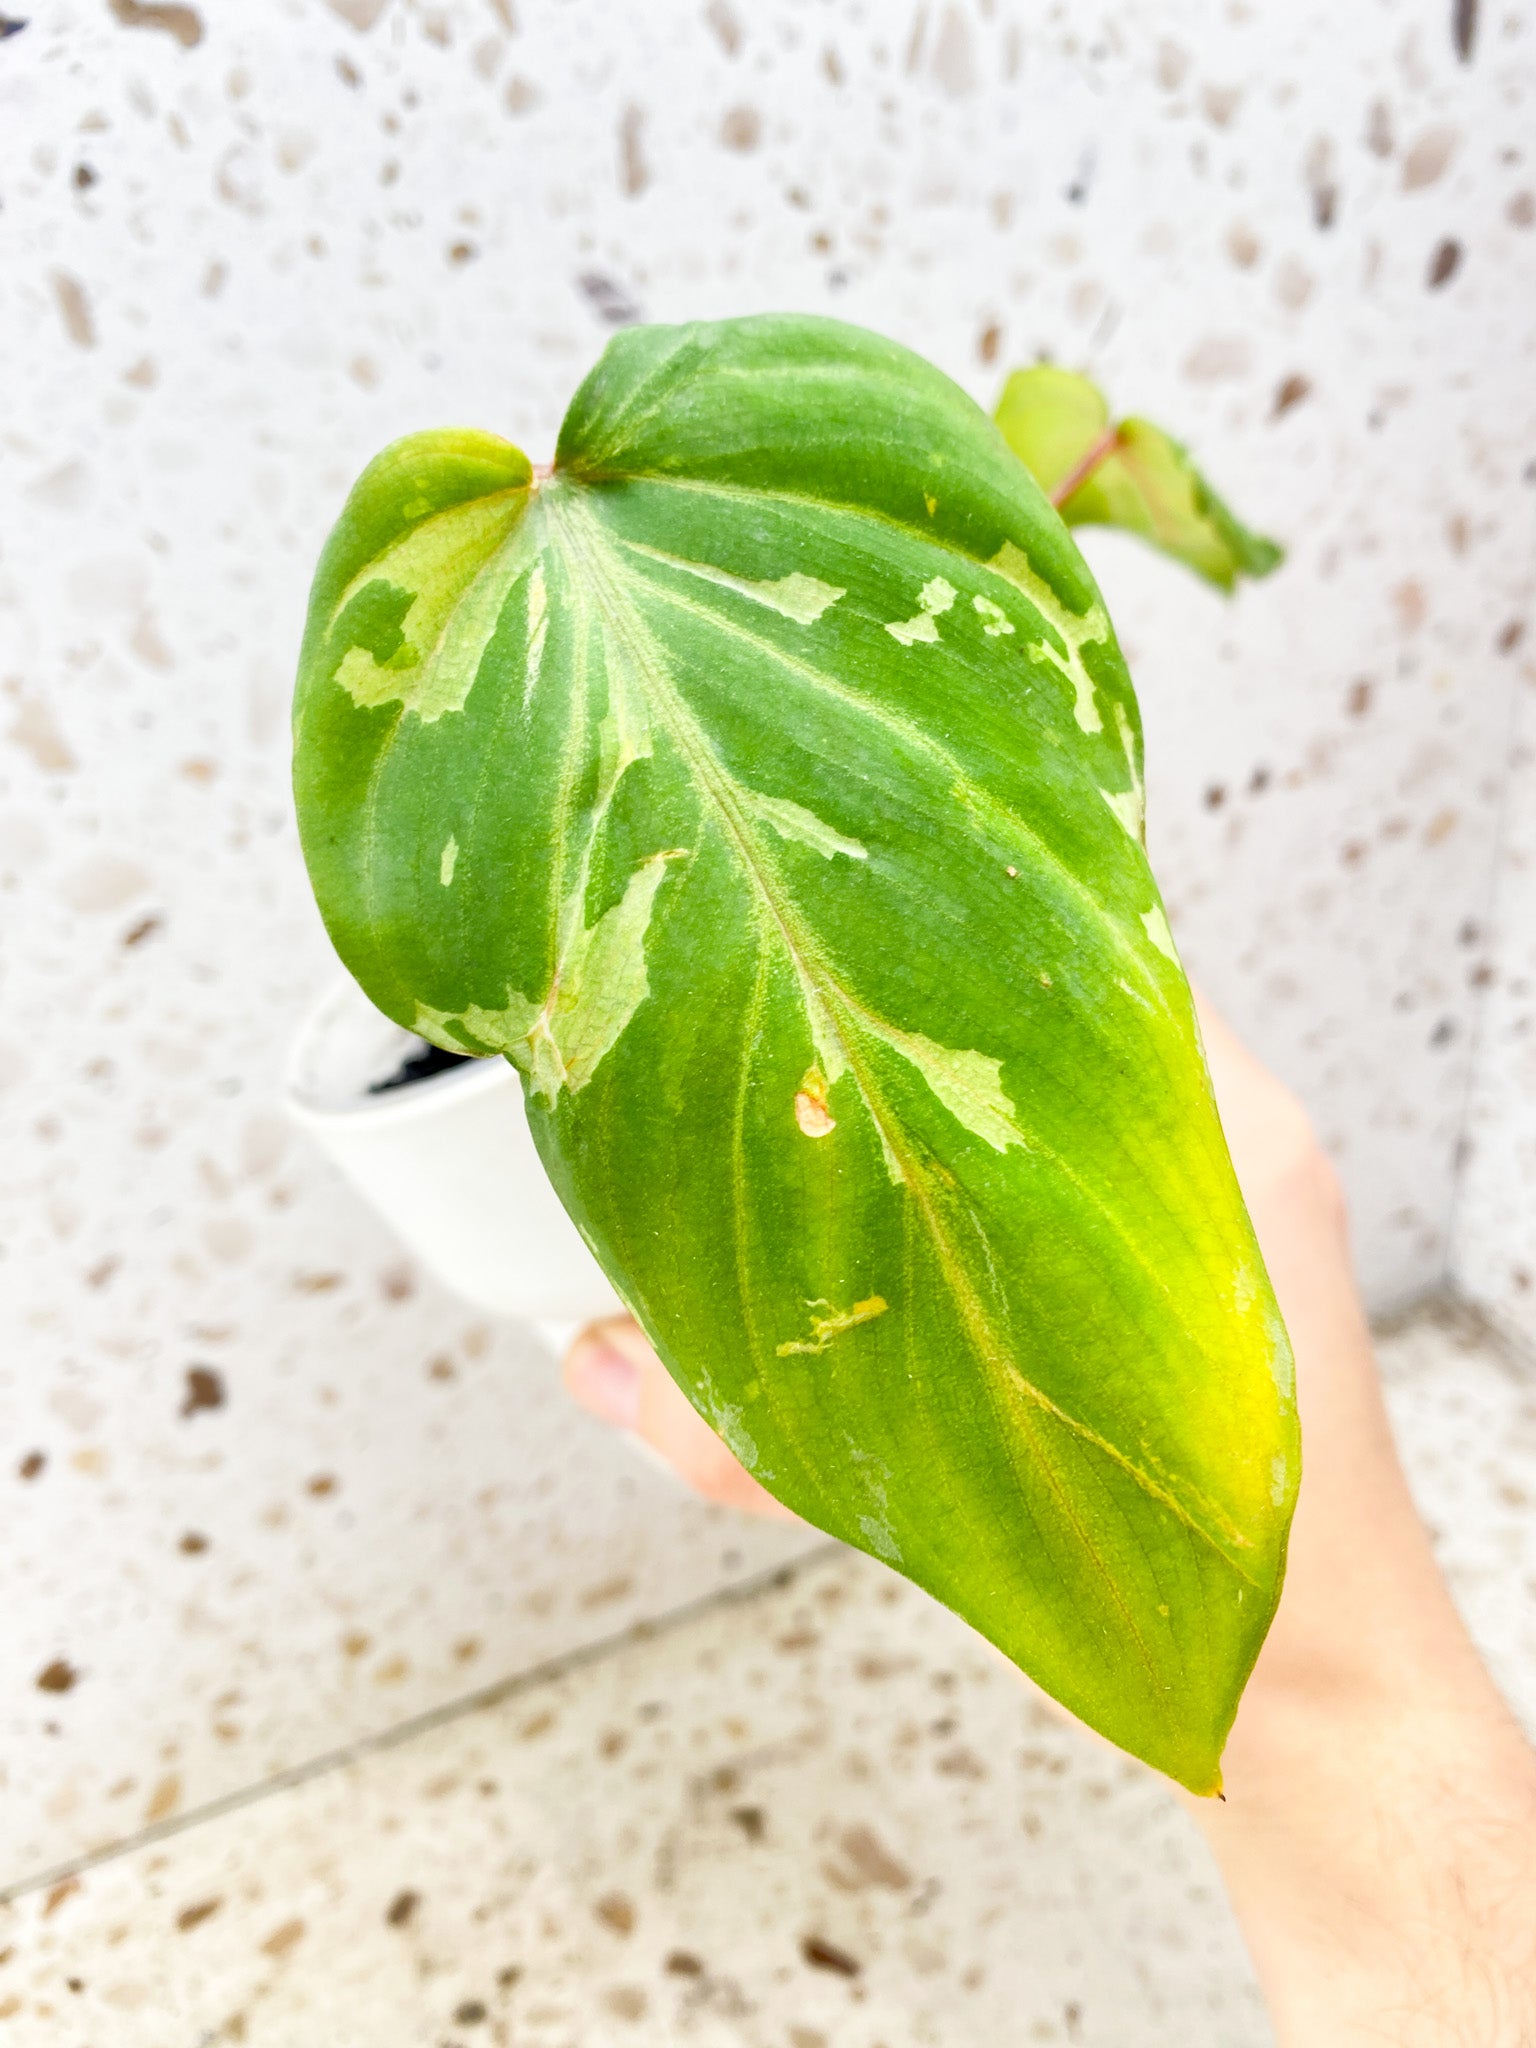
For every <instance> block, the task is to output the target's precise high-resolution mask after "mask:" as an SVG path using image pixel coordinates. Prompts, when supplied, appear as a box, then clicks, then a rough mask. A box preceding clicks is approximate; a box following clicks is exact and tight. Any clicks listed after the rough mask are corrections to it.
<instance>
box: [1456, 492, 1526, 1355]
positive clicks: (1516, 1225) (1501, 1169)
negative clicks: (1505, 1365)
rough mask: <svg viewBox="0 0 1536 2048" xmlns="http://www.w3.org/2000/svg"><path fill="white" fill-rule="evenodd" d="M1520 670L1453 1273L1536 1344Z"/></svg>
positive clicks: (1497, 1317)
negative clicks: (1487, 978) (1486, 981)
mask: <svg viewBox="0 0 1536 2048" xmlns="http://www.w3.org/2000/svg"><path fill="white" fill-rule="evenodd" d="M1528 530H1529V529H1528ZM1521 678H1522V684H1523V687H1522V688H1521V689H1520V691H1519V693H1518V695H1517V700H1516V703H1515V705H1514V707H1513V713H1512V717H1511V742H1510V776H1509V781H1508V785H1507V787H1506V791H1505V797H1504V805H1503V814H1502V828H1503V829H1502V832H1501V835H1500V842H1499V859H1498V875H1497V888H1496V892H1495V897H1494V908H1493V917H1492V921H1491V932H1492V937H1493V952H1492V958H1491V961H1490V973H1489V989H1488V996H1487V1001H1486V1003H1485V1004H1484V1007H1483V1014H1482V1017H1481V1018H1480V1020H1479V1031H1478V1040H1477V1048H1476V1053H1475V1059H1474V1070H1473V1085H1472V1097H1471V1103H1470V1106H1469V1111H1468V1118H1467V1130H1466V1134H1465V1138H1464V1141H1463V1159H1464V1164H1463V1170H1462V1174H1461V1179H1460V1186H1459V1189H1458V1199H1457V1204H1456V1210H1455V1231H1454V1236H1453V1254H1454V1258H1453V1273H1454V1277H1455V1280H1456V1283H1457V1285H1458V1286H1459V1287H1460V1288H1461V1290H1462V1291H1463V1292H1464V1293H1466V1294H1468V1295H1470V1296H1471V1298H1472V1299H1473V1300H1474V1301H1476V1302H1477V1303H1478V1304H1479V1306H1480V1307H1482V1308H1483V1309H1485V1310H1486V1311H1487V1312H1488V1313H1489V1314H1490V1315H1491V1316H1492V1317H1493V1319H1494V1321H1495V1322H1496V1323H1497V1324H1498V1326H1499V1328H1500V1329H1501V1331H1502V1332H1503V1333H1504V1334H1505V1335H1506V1336H1508V1337H1511V1338H1513V1339H1514V1340H1515V1343H1516V1344H1517V1346H1519V1347H1520V1348H1521V1349H1523V1350H1525V1351H1527V1352H1530V1353H1533V1354H1536V659H1527V660H1526V661H1525V662H1524V663H1523V664H1522V666H1521Z"/></svg>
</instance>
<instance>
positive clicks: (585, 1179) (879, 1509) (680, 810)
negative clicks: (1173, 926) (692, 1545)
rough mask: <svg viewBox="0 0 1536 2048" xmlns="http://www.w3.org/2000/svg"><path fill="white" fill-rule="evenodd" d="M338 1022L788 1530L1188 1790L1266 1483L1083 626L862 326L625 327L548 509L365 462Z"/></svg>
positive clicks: (1247, 1640)
mask: <svg viewBox="0 0 1536 2048" xmlns="http://www.w3.org/2000/svg"><path fill="white" fill-rule="evenodd" d="M296 785H297V790H298V798H299V814H300V824H301V829H302V832H303V836H304V845H305V852H306V856H307V858H308V860H309V863H310V869H311V873H312V876H313V878H314V882H315V887H316V891H317V894H318V896H319V899H320V903H321V906H322V909H323V910H324V912H325V915H326V919H327V923H328V925H329V928H330V930H331V933H332V936H333V938H334V940H335V942H336V944H337V946H338V948H339V950H340V951H341V953H342V955H343V957H344V958H345V959H346V960H347V961H348V963H349V965H350V966H351V967H352V969H353V971H354V972H355V973H356V974H357V976H358V978H359V980H360V981H361V982H362V984H363V986H364V987H365V988H366V989H367V990H368V991H369V993H370V994H371V995H372V996H373V998H374V1000H375V1001H376V1002H378V1003H379V1004H380V1006H381V1007H382V1008H384V1009H386V1010H387V1011H389V1013H390V1014H391V1015H393V1016H395V1017H397V1018H399V1019H400V1020H401V1021H402V1022H403V1023H406V1024H408V1025H410V1026H411V1027H412V1028H414V1029H416V1030H418V1031H420V1032H421V1033H422V1034H423V1035H424V1036H426V1037H428V1038H430V1039H432V1040H433V1041H434V1042H436V1043H438V1044H440V1045H444V1046H447V1047H450V1048H455V1049H459V1050H463V1051H469V1052H473V1053H477V1054H485V1055H493V1054H494V1055H501V1056H503V1057H506V1058H508V1059H510V1060H511V1061H512V1062H513V1063H514V1064H515V1065H516V1066H517V1067H518V1069H519V1070H520V1071H521V1072H522V1074H523V1076H524V1080H525V1086H526V1091H527V1100H528V1110H529V1120H530V1125H531V1128H532V1130H533V1133H534V1136H535V1139H536V1142H537V1143H538V1145H539V1149H540V1152H541V1155H542V1157H543V1159H544V1161H545V1164H546V1166H547V1167H548V1170H549V1172H550V1174H551V1177H552V1178H553V1180H554V1183H555V1186H556V1187H557V1189H558V1190H559V1192H560V1195H561V1197H562V1199H563V1200H564V1201H565V1203H566V1204H567V1206H568V1208H569V1209H570V1211H571V1213H572V1215H573V1217H574V1218H575V1220H576V1222H577V1223H578V1225H579V1226H580V1228H581V1231H582V1233H583V1235H584V1236H585V1238H586V1240H587V1242H588V1243H589V1244H591V1245H592V1246H593V1247H594V1249H595V1250H596V1252H597V1254H598V1256H599V1257H600V1258H601V1259H602V1261H603V1263H604V1264H605V1266H606V1267H607V1268H608V1271H609V1272H610V1274H611V1276H612V1277H613V1279H614V1282H615V1284H616V1286H617V1287H618V1288H619V1290H620V1292H621V1293H622V1295H623V1297H624V1299H625V1300H626V1301H628V1302H630V1303H632V1304H633V1307H634V1309H635V1312H636V1314H637V1315H638V1316H639V1317H640V1319H641V1321H642V1322H643V1324H644V1325H645V1328H646V1330H647V1331H648V1333H649V1334H650V1336H651V1338H652V1339H653V1341H654V1342H655V1343H656V1345H657V1347H658V1349H659V1350H660V1352H661V1354H662V1356H663V1358H664V1359H665V1360H666V1362H667V1364H668V1366H669V1367H670V1368H671V1370H672V1371H673V1373H674V1374H675V1375H676V1377H677V1379H678V1381H679V1383H680V1384H681V1385H682V1386H683V1388H684V1389H685V1391H686V1392H687V1393H688V1394H689V1395H690V1397H691V1398H692V1399H693V1401H694V1402H695V1404H696V1405H697V1406H698V1408H699V1410H700V1412H701V1413H702V1414H704V1415H705V1417H706V1418H707V1419H708V1420H709V1421H710V1422H711V1423H712V1424H713V1425H714V1426H715V1427H716V1428H717V1429H718V1430H719V1431H720V1433H721V1435H722V1436H723V1437H724V1438H725V1440H726V1441H727V1442H728V1443H729V1444H730V1446H731V1448H732V1449H733V1450H734V1451H735V1452H736V1454H737V1455H738V1456H739V1457H740V1458H741V1459H742V1460H743V1461H744V1462H745V1463H746V1464H747V1465H748V1466H749V1467H750V1469H751V1470H752V1471H753V1472H755V1473H756V1475H757V1476H758V1478H759V1479H760V1480H761V1481H762V1482H763V1484H764V1485H765V1486H767V1487H768V1488H769V1489H770V1490H771V1491H773V1492H774V1493H776V1494H777V1495H778V1497H779V1498H780V1499H782V1500H783V1501H785V1502H787V1503H788V1504H789V1505H790V1506H791V1507H792V1508H794V1509H795V1510H796V1512H798V1513H799V1514H801V1515H803V1516H805V1517H806V1518H807V1519H809V1520H811V1521H813V1522H815V1523H817V1524H819V1525H820V1526H821V1527H823V1528H826V1529H828V1530H830V1531H832V1532H833V1533H835V1534H837V1535H839V1536H842V1537H843V1538H844V1539H845V1540H847V1541H849V1542H851V1543H855V1544H858V1545H861V1546H862V1547H863V1548H865V1549H868V1550H870V1551H871V1552H872V1553H873V1554H874V1555H876V1556H878V1557H881V1558H883V1559H885V1560H886V1561H887V1562H889V1563H892V1564H894V1565H897V1566H899V1568H900V1569H901V1570H902V1571H904V1572H906V1573H908V1574H909V1575H910V1576H911V1577H913V1578H914V1579H916V1580H918V1581H919V1582H920V1583H921V1584H923V1585H925V1586H927V1587H929V1588H930V1589H931V1590H932V1591H933V1592H934V1593H935V1594H936V1595H937V1596H938V1597H939V1598H941V1599H943V1600H945V1601H947V1602H948V1603H949V1604H950V1605H951V1606H953V1607H955V1608H956V1609H957V1610H958V1611H959V1612H960V1613H962V1614H964V1615H965V1616H966V1617H967V1618H968V1619H969V1620H970V1621H972V1622H973V1623H974V1624H975V1625H976V1626H977V1627H978V1628H980V1629H982V1630H983V1631H984V1632H985V1633H986V1634H987V1635H989V1636H990V1637H991V1638H992V1640H993V1641H994V1642H996V1643H998V1644H999V1645H1000V1646H1001V1647H1002V1648H1003V1649H1004V1650H1005V1651H1006V1652H1007V1653H1008V1654H1009V1655H1010V1656H1012V1657H1014V1658H1016V1659H1017V1660H1018V1661H1019V1662H1020V1663H1021V1664H1022V1665H1023V1666H1024V1667H1025V1668H1026V1669H1027V1670H1029V1671H1030V1672H1031V1673H1032V1674H1033V1675H1034V1676H1035V1677H1036V1678H1037V1679H1038V1680H1039V1681H1040V1682H1041V1683H1042V1684H1043V1685H1045V1686H1046V1687H1047V1688H1048V1689H1049V1690H1051V1691H1052V1692H1054V1693H1055V1694H1056V1695H1057V1697H1058V1698H1060V1699H1061V1700H1063V1701H1064V1702H1065V1703H1066V1704H1067V1705H1068V1706H1070V1707H1071V1708H1072V1709H1073V1710H1074V1711H1075V1712H1077V1713H1079V1714H1081V1715H1083V1716H1084V1717H1085V1718H1086V1719H1088V1720H1089V1721H1091V1722H1092V1723H1093V1724H1094V1725H1095V1726H1096V1727H1098V1728H1100V1729H1102V1730H1103V1731H1104V1732H1105V1733H1106V1734H1108V1735H1109V1736H1110V1737H1111V1738H1112V1739H1113V1740H1115V1741H1117V1742H1120V1743H1122V1744H1124V1745H1125V1746H1126V1747H1127V1748H1129V1749H1132V1750H1134V1751H1135V1752H1136V1753H1137V1754H1138V1755H1141V1756H1144V1757H1146V1758H1148V1759H1149V1760H1150V1761H1151V1762H1153V1763H1155V1764H1157V1765H1158V1766H1159V1767H1160V1768H1162V1769H1164V1770H1167V1771H1169V1772H1171V1773H1172V1774H1173V1775H1174V1776H1176V1777H1178V1778H1180V1779H1181V1780H1182V1781H1183V1782H1184V1783H1186V1784H1188V1785H1190V1786H1192V1787H1194V1788H1195V1789H1197V1790H1201V1791H1209V1790H1212V1789H1214V1787H1215V1786H1216V1784H1217V1783H1218V1782H1219V1769H1218V1758H1219V1754H1220V1749H1221V1744H1222V1740H1223V1738H1224V1736H1225V1732H1226V1729H1227V1726H1228V1725H1229V1723H1230V1720H1231V1716H1232V1713H1233V1711H1234V1709H1235V1706H1236V1702H1237V1698H1238V1695H1239V1692H1240V1690H1241V1687H1242V1683H1243V1680H1244V1678H1245V1676H1246V1673H1247V1671H1248V1669H1249V1667H1250V1666H1251V1663H1252V1660H1253V1657H1254V1655H1255V1654H1256V1653H1257V1650H1258V1647H1259V1644H1260V1642H1261V1641H1262V1639H1263V1635H1264V1630H1265V1628H1266V1626H1267V1623H1268V1618H1269V1615H1270V1613H1271V1612H1272V1610H1273V1605H1274V1601H1275V1598H1276V1596H1277V1593H1278V1589H1279V1584H1280V1575H1281V1570H1282V1566H1283V1559H1284V1548H1285V1531H1286V1527H1287V1523H1288V1519H1289V1512H1290V1504H1291V1501H1292V1499H1293V1497H1294V1487H1295V1478H1296V1438H1295V1422H1294V1413H1293V1409H1292V1402H1291V1392H1290V1361H1289V1352H1288V1349H1287V1346H1286V1341H1285V1334H1284V1331H1283V1329H1282V1327H1281V1325H1280V1321H1279V1317H1278V1314H1277V1312H1276V1310H1275V1306H1274V1301H1273V1297H1272V1296H1271V1294H1270V1292H1269V1288H1268V1284H1267V1282H1266V1280H1265V1279H1264V1275H1263V1268H1262V1264H1261V1262H1260V1260H1259V1257H1258V1252H1257V1248H1256V1246H1255V1244H1254V1241H1253V1236H1252V1232H1251V1230H1250V1228H1249V1225H1248V1222H1247V1218H1246V1216H1245V1214H1244V1212H1243V1208H1242V1203H1241V1200H1240V1198H1239V1196H1238V1193H1237V1190H1236V1186H1235V1183H1234V1182H1233V1179H1232V1174H1231V1168H1230V1165H1229V1163H1228V1161H1227V1157H1226V1152H1225V1148H1224V1146H1223V1144H1222V1140H1221V1133H1220V1128H1219V1126H1218V1124H1217V1121H1216V1117H1215V1112H1214V1109H1213V1106H1212V1104H1211V1100H1210V1093H1209V1088H1208V1085H1207V1082H1206V1078H1205V1072H1204V1065H1203V1059H1202V1055H1201V1051H1200V1045H1199V1037H1198V1033H1197V1031H1196V1029H1195V1025H1194V1019H1193V1014H1192V1011H1191V1007H1190V1001H1189V994H1188V990H1187V987H1186V985H1185V981H1184V977H1183V974H1182V971H1181V969H1180V967H1179V964H1178V960H1177V953H1176V949H1175V947H1174V945H1173V940H1172V935H1171V933H1170V932H1169V930H1168V925H1167V919H1166V917H1165V915H1164V913H1163V909H1162V905H1161V902H1160V900H1159V897H1158V894H1157V889H1156V885H1155V883H1154V881H1153V879H1152V876H1151V873H1150V871H1149V869H1148V867H1147V864H1146V857H1145V853H1144V850H1143V846H1142V822H1143V820H1142V813H1143V799H1142V779H1141V741H1140V724H1139V719H1138V717H1137V712H1136V703H1135V696H1134V693H1133V691H1132V689H1131V685H1130V680H1129V677H1128V676H1127V674H1126V672H1125V666H1124V663H1123V661H1122V660H1121V657H1120V654H1119V651H1118V648H1117V647H1116V644H1115V640H1114V635H1113V632H1112V630H1111V628H1110V625H1109V621H1108V619H1107V617H1106V615H1105V612H1104V608H1103V604H1102V601H1101V600H1100V598H1099V595H1098V593H1097V591H1096V590H1095V588H1094V586H1093V582H1092V579H1091V577H1090V576H1089V574H1088V572H1087V569H1086V567H1085V566H1084V564H1083V562H1082V560H1081V558H1080V557H1079V556H1078V554H1077V552H1076V550H1075V548H1074V547H1073V545H1072V543H1071V541H1070V539H1069V537H1068V536H1067V534H1066V532H1065V531H1064V529H1063V528H1062V526H1061V523H1060V521H1059V520H1058V519H1057V518H1056V516H1055V514H1054V513H1053V512H1052V511H1051V509H1050V507H1049V506H1048V505H1047V504H1046V502H1045V500H1044V499H1043V498H1042V496H1041V494H1040V492H1039V490H1038V489H1037V488H1036V486H1035V485H1034V484H1033V483H1032V481H1031V480H1030V478H1029V476H1028V475H1027V473H1026V472H1025V471H1024V470H1023V469H1022V468H1021V467H1020V466H1019V464H1018V463H1017V462H1016V460H1015V459H1014V458H1013V457H1012V456H1011V455H1010V454H1009V452H1008V450H1007V448H1006V447H1005V445H1004V444H1003V442H1002V441H1001V439H1000V438H999V436H998V435H997V433H996V432H995V430H994V429H993V428H992V427H991V426H990V424H989V423H988V422H987V421H986V420H985V418H984V417H983V416H982V415H981V414H980V413H979V412H978V411H977V410H976V408H975V407H974V406H973V405H972V404H971V403H970V401H969V400H968V399H966V398H965V397H964V396H963V395H962V394H961V393H960V392H959V391H958V390H956V388H955V387H954V386H953V385H951V384H950V383H949V382H948V381H947V380H946V379H945V378H943V377H942V376H940V375H939V373H938V372H937V371H935V370H932V369H930V368H929V367H928V366H927V365H925V364H923V363H921V362H919V361H918V359H917V358H915V357H913V356H911V355H909V354H907V353H906V352H905V351H904V350H902V349H899V348H897V347H896V346H894V345H893V344H891V343H887V342H883V341H881V340H879V339H878V338H877V337H875V336H871V335H867V334H863V333H861V332H860V331H859V330H857V329H853V328H847V327H842V326H839V325H837V324H836V323H833V322H827V321H819V320H810V319H793V318H763V319H758V320H748V321H739V322H726V323H724V324H722V325H719V326H703V327H693V328H676V329H666V328H655V329H634V330H629V331H627V332H626V333H625V334H623V335H621V336H620V337H618V338H617V339H616V340H615V341H614V342H613V343H612V344H611V345H610V348H609V350H608V353H607V354H606V355H605V357H604V358H603V361H602V362H601V363H600V364H599V366H598V368H597V369H596V370H595V371H594V372H593V374H592V376H591V377H590V378H589V379H588V381H587V383H586V384H585V385H584V386H583V387H582V390H581V391H580V392H579V393H578V394H577V397H576V399H575V400H574V401H573V404H572V407H571V410H570V412H569V414H568V415H567V418H566V422H565V425H564V427H563V429H562V432H561V437H560V444H559V448H558V450H557V454H556V460H555V463H554V466H553V470H552V472H551V473H550V474H549V475H548V476H547V477H535V475H534V473H533V471H532V469H531V467H530V465H529V464H528V462H527V460H526V458H525V457H524V456H522V455H521V453H520V452H519V451H517V450H515V449H512V448H510V447H509V446H508V444H506V443H505V442H500V441H497V440H495V439H494V437H492V436H488V435H474V434H469V433H452V434H443V435H430V434H429V435H421V436H417V437H413V439H411V440H409V441H406V442H402V443H400V444H397V446H396V447H395V448H393V449H391V450H389V451H386V453H385V455H384V456H382V457H380V459H379V461H378V463H377V464H375V465H374V466H373V467H372V468H371V469H370V470H369V471H368V472H367V473H366V474H365V476H364V477H363V478H362V480H361V481H360V483H359V484H358V486H357V489H356V490H355V491H354V493H353V497H352V499H351V501H350V502H349V505H348V507H347V510H346V512H345V513H344V514H343V517H342V519H341V522H340V523H339V525H338V527H337V529H336V532H335V534H334V535H333V537H332V540H331V543H330V545H329V547H328V549H327V552H326V556H325V559H324V560H323V562H322V564H321V567H320V571H319V575H318V577H317V580H316V586H315V594H314V599H313V602H312V607H311V616H310V627H309V632H308V636H307V638H306V643H305V649H304V655H303V660H302V665H301V675H300V684H299V693H298V699H297V706H296Z"/></svg>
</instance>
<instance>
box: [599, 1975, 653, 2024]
mask: <svg viewBox="0 0 1536 2048" xmlns="http://www.w3.org/2000/svg"><path fill="white" fill-rule="evenodd" d="M649 2002H650V2001H649V2000H648V1999H647V1998H646V1995H645V1993H644V1992H643V1991H642V1990H641V1988H640V1986H639V1985H638V1984H615V1985H614V1987H613V1989H612V1990H611V1991H607V1992H605V1993H604V1994H603V2003H604V2005H606V2006H607V2008H608V2010H609V2011H610V2012H611V2013H612V2014H613V2015H614V2017H615V2018H616V2019H621V2020H643V2019H644V2018H645V2013H646V2007H647V2005H648V2004H649Z"/></svg>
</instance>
